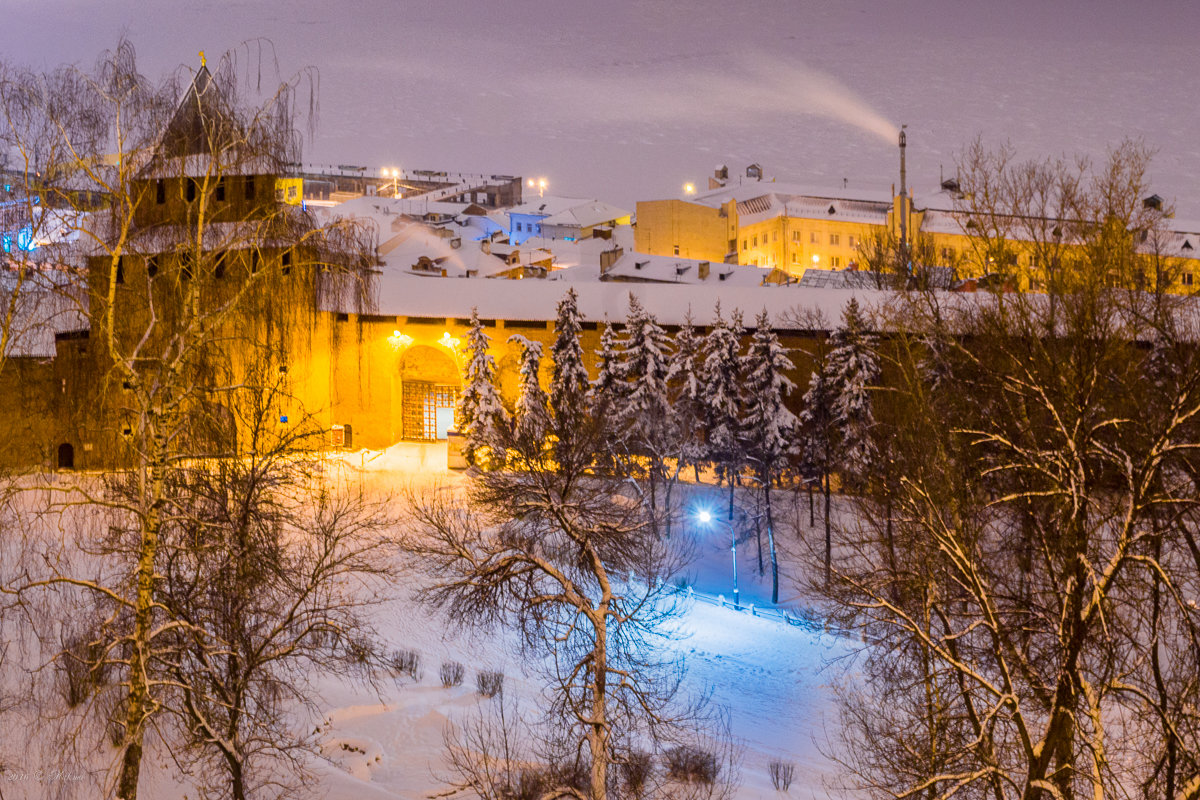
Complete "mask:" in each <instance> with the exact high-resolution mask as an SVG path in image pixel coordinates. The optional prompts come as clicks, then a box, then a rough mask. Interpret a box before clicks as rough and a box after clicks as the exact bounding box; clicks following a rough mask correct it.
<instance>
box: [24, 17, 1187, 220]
mask: <svg viewBox="0 0 1200 800" xmlns="http://www.w3.org/2000/svg"><path fill="white" fill-rule="evenodd" d="M0 7H2V8H3V11H4V16H3V20H4V24H3V25H2V26H0V52H3V54H4V56H5V57H6V58H8V59H11V60H13V61H17V62H22V63H26V64H31V65H34V66H38V67H47V66H53V65H56V64H58V63H62V62H78V63H81V64H83V65H90V64H91V63H92V62H93V61H94V59H95V57H96V55H97V54H98V53H99V52H100V51H101V50H103V49H104V48H106V47H111V46H112V45H113V44H114V43H115V41H116V39H117V37H118V36H119V35H120V34H121V33H122V32H124V33H126V34H127V35H128V36H129V37H130V38H131V39H132V40H133V42H134V44H135V45H136V46H137V48H138V51H139V54H140V56H141V61H142V66H143V69H144V71H145V72H146V73H147V74H149V75H150V76H153V77H158V76H160V75H161V74H163V73H164V72H165V71H167V70H169V69H170V68H172V67H174V66H177V65H178V64H180V63H187V64H189V65H195V63H196V56H195V53H196V51H198V50H200V49H205V50H207V51H208V52H209V54H210V55H211V54H217V53H220V52H221V51H223V50H226V49H229V48H231V47H235V46H237V45H238V43H239V42H242V41H244V40H246V39H249V38H253V37H266V38H269V39H270V40H271V41H272V42H273V43H274V46H275V50H276V53H277V55H278V59H279V62H280V66H281V68H282V69H283V71H284V72H285V73H291V72H294V71H296V70H298V69H299V68H301V67H304V66H307V65H312V66H315V67H317V68H318V69H319V72H320V90H321V91H320V104H321V117H320V123H319V128H318V131H317V134H316V137H315V139H314V140H313V141H312V142H311V143H309V145H308V146H307V150H306V160H310V161H318V162H335V163H347V162H349V163H358V164H364V165H371V166H385V165H397V164H398V165H401V166H404V167H408V168H418V169H419V168H435V169H451V170H462V171H470V172H476V171H487V172H506V173H513V174H523V175H545V176H546V177H547V178H548V179H549V180H550V183H551V186H552V191H555V192H558V193H563V194H571V195H590V196H598V197H601V198H602V199H605V200H608V201H610V202H613V203H616V204H618V205H623V206H626V207H630V208H632V205H633V203H634V201H635V200H637V199H652V198H659V197H668V196H675V195H677V194H678V193H679V191H680V187H681V186H682V184H683V183H684V182H685V181H695V182H697V183H700V184H701V185H703V182H704V179H705V178H706V176H707V175H708V174H709V173H710V172H711V170H712V168H713V166H714V165H716V164H717V163H722V162H727V163H729V164H730V166H731V167H735V168H737V167H741V166H744V165H745V164H747V163H750V162H760V163H762V164H763V165H764V167H765V169H766V171H767V173H768V174H769V175H774V176H777V177H779V178H780V179H781V180H791V181H799V182H802V183H809V184H816V185H840V184H841V181H842V179H843V178H847V179H849V181H850V185H851V186H852V187H853V186H855V185H858V186H862V187H864V188H872V189H875V188H885V189H886V188H888V186H889V185H890V184H892V183H894V182H895V181H896V180H897V176H896V173H897V170H898V167H897V164H896V161H897V158H896V152H895V146H894V135H893V131H894V130H895V127H896V125H898V124H899V123H900V122H906V123H908V125H909V175H910V182H911V183H912V184H913V185H914V188H915V190H916V192H917V195H918V199H919V197H920V194H921V193H923V192H928V191H931V190H933V189H934V188H935V187H936V184H937V180H938V171H939V166H941V165H944V167H945V169H946V171H947V172H950V171H951V168H952V164H953V161H954V155H955V153H956V152H958V151H959V150H961V148H962V147H963V146H964V145H965V144H966V143H968V142H969V141H970V140H971V139H972V138H973V137H975V136H976V135H977V134H980V133H982V134H984V135H985V137H986V140H987V141H989V142H996V143H998V142H1001V141H1004V140H1005V139H1007V140H1009V141H1011V142H1012V144H1013V145H1015V146H1016V148H1017V150H1018V153H1019V154H1020V155H1022V156H1026V157H1033V156H1042V155H1057V154H1063V153H1066V154H1075V153H1083V154H1087V155H1091V156H1093V157H1101V158H1102V157H1103V155H1104V153H1105V151H1106V148H1108V147H1109V146H1110V145H1112V144H1114V143H1116V142H1118V141H1120V140H1121V139H1122V138H1123V137H1126V136H1139V137H1142V138H1144V140H1145V142H1146V143H1147V144H1148V145H1150V146H1151V147H1153V148H1155V149H1156V150H1157V151H1158V155H1157V157H1156V160H1155V163H1154V170H1153V173H1152V179H1153V183H1154V188H1155V189H1156V190H1157V191H1159V193H1160V194H1162V195H1164V196H1166V197H1169V198H1171V197H1173V198H1176V205H1177V210H1178V216H1179V217H1181V218H1185V219H1190V220H1200V180H1198V178H1200V136H1197V134H1196V131H1197V130H1200V102H1197V101H1198V100H1200V97H1198V95H1200V81H1198V80H1197V76H1200V49H1198V48H1197V47H1196V44H1195V37H1196V32H1197V31H1200V4H1198V3H1195V2H1194V0H1147V1H1146V2H1140V3H1135V2H1128V0H1088V1H1087V2H1084V0H1074V1H1073V2H1064V0H1013V1H1012V2H998V1H997V0H992V1H991V2H978V1H976V0H910V2H905V3H901V2H888V1H887V0H874V1H873V2H872V1H870V0H821V1H819V2H818V1H815V0H733V1H731V0H693V2H680V1H679V0H675V2H670V1H669V0H609V2H595V3H593V2H587V3H574V2H563V1H562V0H500V1H496V0H493V1H492V2H484V0H471V1H467V0H422V2H411V1H408V0H343V1H342V2H333V1H332V0H319V1H318V0H258V1H257V2H255V1H253V0H226V1H225V2H208V1H206V0H194V1H193V2H189V3H181V2H177V1H173V2H166V1H165V0H105V1H104V2H103V3H97V2H94V1H93V2H85V1H84V0H2V2H0Z"/></svg>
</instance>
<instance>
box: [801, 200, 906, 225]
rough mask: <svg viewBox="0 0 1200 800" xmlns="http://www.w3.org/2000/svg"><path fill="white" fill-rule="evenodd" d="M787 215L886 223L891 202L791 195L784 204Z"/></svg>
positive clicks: (875, 223)
mask: <svg viewBox="0 0 1200 800" xmlns="http://www.w3.org/2000/svg"><path fill="white" fill-rule="evenodd" d="M785 210H786V213H787V215H788V216H789V217H801V218H804V219H832V220H839V221H843V222H862V223H866V224H868V225H886V224H887V215H888V212H889V211H891V210H892V204H891V202H879V201H874V200H844V199H840V198H827V197H811V196H804V197H793V198H792V199H790V200H788V201H787V204H786V206H785Z"/></svg>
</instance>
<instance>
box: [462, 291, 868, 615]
mask: <svg viewBox="0 0 1200 800" xmlns="http://www.w3.org/2000/svg"><path fill="white" fill-rule="evenodd" d="M582 328H583V326H582V324H581V320H580V318H579V309H578V302H577V296H576V293H575V290H574V289H571V290H569V291H568V292H567V294H566V295H565V296H564V297H563V299H562V300H561V301H560V302H559V304H558V309H557V318H556V323H555V332H556V335H555V339H554V342H553V344H552V346H551V348H550V357H551V379H550V383H549V391H548V392H547V391H545V390H543V388H542V386H541V384H540V382H539V380H538V373H539V370H540V367H541V360H542V357H543V354H542V346H541V344H540V343H538V342H534V341H530V340H529V339H526V338H525V337H523V336H519V335H515V336H512V337H510V339H509V341H510V342H511V343H515V344H517V345H519V346H520V348H521V356H520V374H521V377H520V382H519V386H520V388H519V392H518V396H517V399H516V403H515V405H514V407H513V408H512V410H511V412H510V411H509V410H507V409H506V408H505V407H504V405H503V404H502V403H501V400H500V397H499V393H498V391H497V389H496V363H495V359H494V358H493V357H492V355H491V354H490V353H489V346H490V339H489V337H488V336H487V334H486V333H485V332H484V329H483V325H482V323H481V322H480V321H479V317H478V314H477V313H475V312H474V311H473V312H472V316H471V327H470V331H469V333H468V338H467V363H466V367H465V385H464V388H463V392H462V396H461V401H460V405H459V417H458V428H459V431H460V433H462V434H463V436H464V448H463V452H464V455H465V457H466V458H467V460H468V462H470V463H472V464H475V465H478V466H480V467H483V468H498V467H502V466H504V464H505V463H506V459H507V455H506V447H505V445H504V443H505V442H506V441H523V442H525V443H528V442H537V441H542V442H543V443H544V446H545V447H546V448H550V449H551V451H559V450H561V451H562V452H563V453H569V452H576V451H577V449H578V448H575V447H573V446H564V443H563V440H564V438H570V437H572V436H574V435H576V433H577V432H578V431H580V430H583V429H584V428H585V427H586V426H585V425H584V424H583V423H584V421H585V420H586V419H588V418H594V417H595V415H605V418H606V419H607V420H608V421H609V423H610V424H608V425H606V426H605V431H606V434H605V438H606V440H605V441H603V442H598V443H597V444H598V448H597V449H598V452H596V453H595V454H594V456H595V459H596V463H597V465H598V466H602V464H603V462H604V461H605V460H606V459H614V460H620V462H621V466H622V468H623V472H625V473H629V472H632V474H635V475H638V476H640V478H642V480H641V481H640V484H641V486H640V487H639V488H641V489H642V491H644V492H646V493H647V500H648V501H649V503H650V506H651V508H653V509H657V508H660V507H662V508H667V509H669V508H671V502H672V497H671V494H672V490H673V488H674V487H675V485H676V484H677V483H678V479H679V477H680V476H681V474H683V473H684V472H685V471H687V470H692V471H694V472H695V474H696V476H697V478H698V477H699V472H700V470H701V469H711V470H712V471H713V474H714V475H715V476H716V478H717V480H718V481H719V482H720V484H721V485H723V486H724V487H726V488H727V489H728V498H729V521H730V524H731V525H732V521H733V515H734V490H735V487H737V486H739V485H741V484H742V482H743V481H749V482H751V483H752V484H753V486H754V487H755V488H756V489H757V490H758V491H760V492H761V493H762V499H763V507H764V509H765V512H766V531H767V538H768V542H769V544H770V553H771V565H772V575H773V578H774V581H773V582H774V584H775V587H776V589H775V593H776V599H777V593H778V571H777V566H776V559H775V541H774V525H773V517H772V508H771V489H772V487H773V486H775V485H777V484H778V483H779V481H780V480H781V478H783V477H784V475H785V474H786V473H787V472H788V471H789V470H792V471H794V472H795V473H798V474H799V475H801V476H802V477H803V478H805V479H806V480H807V481H809V482H810V485H812V484H818V485H820V486H822V487H823V489H824V491H825V495H826V520H827V524H828V506H829V502H828V494H829V485H830V481H829V476H830V474H832V473H837V474H840V475H842V476H843V480H848V479H850V478H849V476H852V475H853V474H856V473H860V472H862V471H863V470H864V469H865V468H866V466H867V465H868V463H869V462H870V461H871V459H872V458H873V451H872V443H871V442H872V438H871V436H870V432H871V429H872V427H873V425H874V417H873V413H872V410H871V394H870V392H871V389H872V387H873V386H874V385H875V384H876V383H877V382H878V377H879V366H878V357H877V356H876V354H875V344H874V341H873V339H872V337H871V335H870V334H869V332H868V331H867V327H866V324H865V321H864V318H863V315H862V312H861V310H860V309H859V307H858V304H857V303H856V302H855V301H853V300H851V301H850V303H849V304H848V305H847V306H846V309H845V313H844V315H843V320H842V325H841V326H840V327H839V328H838V329H837V331H835V333H834V334H833V336H832V337H831V339H830V342H829V344H830V347H829V348H828V350H827V353H826V355H825V357H823V358H818V360H817V368H816V370H815V371H814V372H813V375H812V377H811V380H810V382H809V388H808V392H807V393H806V395H805V397H804V404H803V410H802V412H801V413H800V415H799V417H797V416H796V415H795V414H793V413H792V412H791V411H790V410H789V409H788V407H787V404H786V398H787V396H788V395H789V394H790V393H791V391H792V390H793V389H794V388H795V384H794V383H793V381H792V380H791V379H790V378H789V377H788V373H789V372H792V371H793V370H794V365H793V363H792V361H791V359H790V358H789V357H788V355H787V352H786V350H785V348H784V347H783V346H782V344H781V343H780V341H779V338H778V336H777V335H776V334H775V332H774V330H773V329H772V327H771V323H770V318H769V316H768V314H767V312H766V311H765V310H764V311H762V312H761V313H760V314H759V315H758V317H757V318H756V320H755V326H754V329H753V331H752V332H751V334H750V335H749V336H746V333H745V331H744V330H743V324H742V316H741V313H740V312H739V311H737V310H734V311H733V312H732V313H730V314H729V316H728V317H726V316H725V315H724V314H723V313H722V310H721V307H720V304H719V303H718V304H717V307H716V313H715V319H714V322H713V324H712V325H711V326H710V328H709V331H708V333H707V334H702V333H701V332H700V331H698V330H697V329H696V327H695V326H694V325H693V324H692V322H691V319H690V315H689V317H688V320H687V321H686V322H685V324H684V325H683V326H681V327H680V329H679V330H678V332H677V333H675V335H674V336H669V335H668V334H667V332H666V331H665V330H664V329H663V328H662V326H660V325H659V324H658V322H657V320H656V319H655V318H654V315H653V314H651V313H649V312H648V311H647V310H646V309H645V308H644V307H643V306H642V305H641V303H640V302H639V301H638V299H637V298H636V297H635V296H633V295H632V294H631V295H630V298H629V312H628V315H627V317H626V319H625V321H624V324H623V325H622V326H621V327H620V330H618V327H617V326H616V325H614V324H606V325H605V327H604V330H603V332H602V334H601V337H600V346H599V350H598V352H597V354H596V362H595V367H596V377H595V379H594V380H590V379H589V378H588V371H587V368H586V365H585V363H584V353H583V348H582V346H581V344H580V332H581V331H582ZM508 437H513V438H512V439H509V438H508ZM565 444H566V445H572V444H573V443H572V442H566V443H565ZM664 518H665V519H666V520H667V522H666V525H667V529H666V533H667V534H668V535H669V534H670V527H669V526H670V514H666V515H665V516H664ZM760 551H761V548H760ZM760 563H761V558H760Z"/></svg>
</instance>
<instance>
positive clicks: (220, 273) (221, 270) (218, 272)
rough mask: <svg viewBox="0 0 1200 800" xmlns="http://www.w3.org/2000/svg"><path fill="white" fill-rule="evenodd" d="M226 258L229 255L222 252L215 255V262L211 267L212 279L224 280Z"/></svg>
mask: <svg viewBox="0 0 1200 800" xmlns="http://www.w3.org/2000/svg"><path fill="white" fill-rule="evenodd" d="M228 257H229V253H227V252H226V251H224V250H222V251H221V252H219V253H217V261H216V263H215V264H214V265H213V277H214V278H224V277H225V260H226V259H227V258H228Z"/></svg>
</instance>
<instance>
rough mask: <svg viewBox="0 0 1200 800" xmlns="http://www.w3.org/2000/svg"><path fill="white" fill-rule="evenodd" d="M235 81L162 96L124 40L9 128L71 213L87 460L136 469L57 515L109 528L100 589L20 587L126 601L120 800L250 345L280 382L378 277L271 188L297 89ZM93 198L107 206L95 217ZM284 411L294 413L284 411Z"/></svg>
mask: <svg viewBox="0 0 1200 800" xmlns="http://www.w3.org/2000/svg"><path fill="white" fill-rule="evenodd" d="M238 86H239V84H238V77H237V74H236V70H235V65H234V62H233V60H232V59H231V58H230V57H226V58H225V59H223V60H222V62H221V64H220V65H219V66H218V67H217V69H216V70H215V72H212V73H210V72H209V70H208V69H207V67H206V66H202V67H201V69H200V70H199V71H197V72H196V73H195V74H194V75H193V76H191V81H190V83H189V84H188V86H187V88H186V91H184V90H183V88H182V87H181V85H180V84H179V83H178V82H177V81H175V80H169V81H167V82H165V83H163V84H153V83H151V82H149V81H147V80H146V79H145V78H144V77H143V76H141V75H140V73H139V72H138V70H137V66H136V62H135V57H134V52H133V48H132V46H130V45H129V44H128V42H124V41H122V42H121V43H119V44H118V46H117V48H116V49H115V50H114V51H112V52H110V53H106V54H105V55H104V56H103V57H102V58H101V59H100V61H99V63H98V65H97V67H96V69H95V70H93V71H91V72H84V71H81V70H77V69H74V68H64V69H61V70H59V71H57V72H55V73H53V74H51V75H48V76H42V78H41V79H40V80H38V81H35V82H32V83H31V84H30V85H29V87H28V90H27V92H26V94H24V95H22V96H21V99H22V101H23V102H26V103H27V104H28V109H30V110H27V111H26V112H25V116H24V117H17V116H14V115H12V114H10V115H9V117H8V120H9V121H10V124H13V123H12V120H14V119H16V120H18V121H19V122H20V123H21V125H20V126H15V125H14V127H12V128H11V129H10V130H9V136H10V137H11V138H12V139H14V140H17V141H20V142H22V143H23V144H24V145H25V151H26V152H28V153H31V154H32V155H31V158H32V159H33V162H32V163H35V164H36V165H37V169H38V171H39V173H40V175H41V176H42V178H41V182H40V183H39V184H38V186H37V191H38V192H39V196H40V197H42V198H44V199H45V201H46V202H48V203H52V204H53V205H55V206H57V207H60V208H64V209H67V210H70V211H73V212H75V213H74V214H72V215H71V216H69V217H68V220H69V223H68V232H69V237H70V238H72V239H73V240H74V241H73V243H72V244H71V249H70V250H69V251H67V252H68V253H69V254H70V256H71V261H70V269H68V270H67V274H68V275H69V277H70V280H69V281H68V284H67V286H66V287H65V288H64V291H63V295H64V296H66V297H69V298H71V299H72V300H73V301H75V302H78V303H79V304H80V306H79V307H80V309H81V312H82V313H84V314H85V315H86V319H87V322H88V324H89V326H90V336H89V341H90V345H91V346H90V347H89V348H88V349H87V352H86V356H87V357H86V358H81V359H80V360H79V361H78V363H77V364H76V367H77V370H76V373H75V374H73V375H72V384H73V386H72V392H73V394H72V396H71V397H70V398H68V399H69V400H71V399H73V400H74V401H75V402H77V403H78V406H79V411H78V415H77V416H78V427H79V429H80V430H81V431H84V432H85V433H84V435H86V437H87V439H88V440H89V445H90V446H91V450H90V452H91V453H92V456H91V458H92V459H93V464H92V465H93V466H101V467H118V468H120V469H121V470H123V472H122V473H121V474H120V481H119V483H120V486H119V487H111V486H110V487H108V488H107V489H106V488H105V487H104V486H103V483H102V482H97V481H95V480H92V479H81V480H79V481H77V482H75V483H74V484H73V485H67V486H63V485H61V484H60V485H58V486H56V492H57V495H58V502H59V507H60V508H70V507H74V506H80V505H83V506H88V507H91V508H94V509H100V510H103V513H104V514H106V515H109V516H110V518H111V520H112V521H111V530H112V531H113V536H112V541H111V542H109V543H107V549H106V550H104V551H103V552H100V553H98V555H100V556H103V557H104V558H107V559H108V560H109V564H110V567H111V568H110V569H109V570H107V571H106V572H105V579H104V580H94V579H93V578H92V576H82V575H79V574H74V573H72V571H71V570H72V567H71V565H70V564H68V563H63V562H53V561H50V560H48V559H42V561H41V563H40V564H38V563H37V562H36V561H33V562H32V563H33V564H34V566H33V567H31V569H30V571H29V573H28V574H27V575H26V577H25V578H24V579H23V580H22V581H21V582H20V584H19V588H20V589H21V590H22V593H23V596H28V594H29V591H30V590H32V589H34V588H37V587H47V586H60V587H61V586H71V587H75V588H76V589H77V590H78V591H80V592H82V593H84V594H88V595H90V596H92V597H94V598H97V599H98V600H99V601H103V602H104V603H111V604H113V606H114V611H113V617H112V619H113V620H114V622H115V621H119V622H120V625H119V626H116V627H112V626H110V627H112V632H113V633H114V636H115V638H113V639H112V640H111V641H109V642H108V643H107V645H106V647H107V656H106V657H107V658H108V660H109V661H110V662H111V663H113V664H114V665H116V667H117V670H118V672H119V673H120V680H119V681H118V683H119V685H120V686H122V687H123V689H122V691H123V693H124V696H123V699H122V701H121V703H119V704H118V705H117V708H118V709H119V713H121V714H122V715H123V719H122V720H121V726H120V730H121V731H123V733H122V739H121V756H120V759H119V760H120V764H119V766H118V767H117V770H116V774H115V778H114V784H115V785H114V787H113V794H114V795H115V796H117V797H120V798H124V800H133V798H135V797H136V796H137V787H138V781H139V775H140V770H141V764H142V760H143V752H144V740H145V736H146V732H147V729H148V727H149V726H150V725H151V722H152V718H153V717H154V716H155V715H156V714H158V713H159V712H160V711H161V710H163V709H164V708H165V707H167V706H168V704H169V702H170V700H169V695H170V694H171V692H173V691H174V689H175V683H176V682H177V681H176V679H177V677H178V676H172V675H171V674H170V669H169V667H170V666H171V664H172V663H173V661H172V658H173V655H172V654H174V653H175V652H176V649H175V648H176V645H177V641H178V636H179V635H180V632H181V631H183V630H185V629H187V628H188V623H187V622H185V621H184V620H181V619H178V618H175V617H173V616H172V611H171V608H170V606H169V605H168V604H167V603H166V602H165V600H166V598H165V596H164V593H163V592H164V583H163V581H162V580H161V575H162V568H163V560H164V558H165V557H166V556H167V554H168V553H169V552H171V551H172V549H173V548H172V547H171V546H169V544H168V542H167V539H166V537H167V534H168V531H169V529H170V526H171V525H172V524H173V522H174V521H176V520H177V519H178V518H179V517H181V516H186V512H185V511H184V510H182V509H181V508H180V507H179V506H178V505H177V503H176V497H175V496H174V495H173V490H174V488H175V487H176V486H178V485H179V484H180V481H181V480H182V478H183V476H185V475H187V474H188V469H189V464H192V463H194V462H195V460H196V459H197V458H213V457H231V456H236V455H238V454H239V448H238V436H239V435H241V434H244V433H245V431H239V430H238V429H237V426H238V424H239V423H238V420H237V419H235V418H234V416H233V414H232V413H231V410H230V407H229V404H230V403H231V402H232V400H231V399H230V395H231V394H232V393H233V392H235V391H236V390H238V389H239V388H244V387H246V386H247V385H250V384H251V383H252V377H253V376H252V375H251V374H250V373H251V372H252V369H253V368H252V366H251V365H254V364H259V363H262V362H261V361H260V359H259V351H258V350H257V349H256V348H254V347H251V346H249V344H250V343H261V344H265V345H266V352H267V360H266V365H267V366H266V369H269V370H271V371H273V372H274V373H276V374H280V375H282V374H285V373H286V370H287V366H288V364H287V354H288V352H289V351H290V347H291V341H292V337H293V336H295V335H297V334H298V333H302V332H303V326H304V324H305V323H306V320H307V319H308V316H307V315H308V314H310V313H311V311H312V310H313V309H314V308H315V305H314V302H315V300H316V299H317V297H318V296H319V294H320V293H321V292H324V291H330V290H339V289H344V288H345V287H346V286H347V285H353V281H354V280H355V279H356V278H358V277H360V276H361V275H362V274H363V272H364V268H365V267H367V266H369V263H368V261H367V260H366V259H364V258H363V256H362V255H360V254H361V253H362V252H364V250H363V249H360V248H359V247H358V245H359V244H361V243H362V241H363V240H362V237H361V235H360V234H359V232H358V231H357V230H356V229H354V228H352V227H348V226H346V225H345V224H339V225H335V226H333V227H325V228H323V227H320V226H318V225H316V224H315V221H314V220H313V219H312V218H311V217H310V216H309V215H308V214H307V213H306V212H305V211H303V210H302V209H301V208H300V207H298V206H293V205H288V204H286V203H281V202H279V201H278V200H277V199H276V195H275V186H274V180H275V177H276V176H278V175H281V174H284V173H285V172H286V169H287V165H288V164H290V163H293V162H295V161H297V160H298V145H299V137H298V135H297V134H296V131H295V124H294V123H295V116H296V112H295V108H294V103H293V97H294V92H295V89H296V88H297V83H296V82H291V83H284V84H282V85H281V86H280V87H279V89H278V91H277V92H275V93H274V94H273V95H270V96H268V97H266V98H265V99H262V100H261V101H258V102H255V103H250V102H245V101H243V100H242V99H241V98H240V97H239V91H238ZM180 97H182V98H183V99H182V101H180ZM95 197H100V198H103V202H100V203H97V204H96V205H95V207H91V206H89V205H87V204H88V203H90V202H91V200H92V199H93V198H95ZM85 212H86V213H85ZM368 252H369V251H368ZM348 281H349V282H348ZM82 352H83V351H81V353H82ZM75 384H77V385H75ZM84 398H87V401H86V402H85V401H84ZM281 411H282V412H283V413H280V412H281ZM273 416H274V418H275V419H277V420H278V421H279V423H280V424H286V423H287V421H288V418H289V417H288V415H287V413H286V408H282V409H281V408H279V407H276V408H275V409H273ZM298 416H303V415H298Z"/></svg>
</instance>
